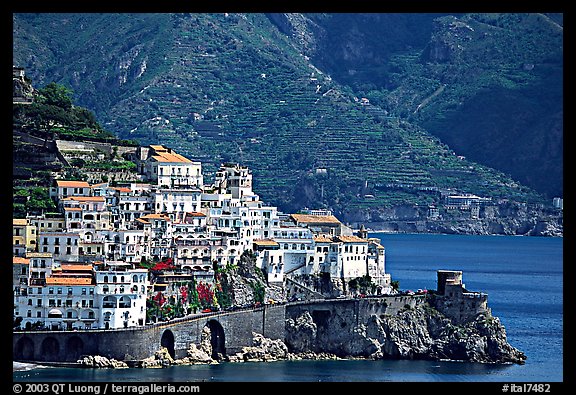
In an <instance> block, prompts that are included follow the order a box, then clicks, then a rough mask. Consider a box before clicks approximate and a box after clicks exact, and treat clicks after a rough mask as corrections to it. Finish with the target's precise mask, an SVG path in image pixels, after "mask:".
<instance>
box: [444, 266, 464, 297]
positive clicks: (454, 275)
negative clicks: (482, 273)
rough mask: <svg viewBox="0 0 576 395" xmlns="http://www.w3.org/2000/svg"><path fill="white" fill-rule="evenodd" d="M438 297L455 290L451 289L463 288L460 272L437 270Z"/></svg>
mask: <svg viewBox="0 0 576 395" xmlns="http://www.w3.org/2000/svg"><path fill="white" fill-rule="evenodd" d="M437 274H438V289H437V291H438V292H437V293H438V295H446V291H449V292H450V294H452V293H453V291H454V290H455V289H454V288H453V287H456V289H458V288H465V285H464V284H463V283H462V272H461V271H456V270H438V272H437Z"/></svg>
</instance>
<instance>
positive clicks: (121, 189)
mask: <svg viewBox="0 0 576 395" xmlns="http://www.w3.org/2000/svg"><path fill="white" fill-rule="evenodd" d="M111 189H115V190H117V191H118V192H132V190H131V189H130V188H128V187H115V188H111Z"/></svg>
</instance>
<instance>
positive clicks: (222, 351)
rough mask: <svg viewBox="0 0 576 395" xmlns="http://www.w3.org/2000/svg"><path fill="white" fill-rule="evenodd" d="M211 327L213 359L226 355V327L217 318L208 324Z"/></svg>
mask: <svg viewBox="0 0 576 395" xmlns="http://www.w3.org/2000/svg"><path fill="white" fill-rule="evenodd" d="M206 325H207V326H208V328H209V329H210V345H211V346H212V355H211V356H212V359H216V360H219V359H220V358H221V356H226V338H225V337H224V328H222V324H220V323H219V322H218V321H216V320H210V321H208V323H207V324H206Z"/></svg>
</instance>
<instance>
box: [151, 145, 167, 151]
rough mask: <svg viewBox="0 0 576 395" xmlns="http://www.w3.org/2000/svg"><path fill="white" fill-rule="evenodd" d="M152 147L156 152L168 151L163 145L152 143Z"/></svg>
mask: <svg viewBox="0 0 576 395" xmlns="http://www.w3.org/2000/svg"><path fill="white" fill-rule="evenodd" d="M150 148H152V149H153V150H154V151H156V152H166V151H168V148H166V147H164V146H163V145H150Z"/></svg>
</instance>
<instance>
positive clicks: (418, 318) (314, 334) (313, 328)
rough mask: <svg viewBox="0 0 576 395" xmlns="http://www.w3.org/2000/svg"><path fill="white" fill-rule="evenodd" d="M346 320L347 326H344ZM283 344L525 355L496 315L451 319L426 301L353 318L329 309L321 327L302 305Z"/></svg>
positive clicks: (431, 355) (319, 349) (370, 353)
mask: <svg viewBox="0 0 576 395" xmlns="http://www.w3.org/2000/svg"><path fill="white" fill-rule="evenodd" d="M347 326H351V328H350V329H349V330H346V329H345V328H347ZM300 329H301V330H300ZM320 332H321V335H318V333H320ZM286 344H287V345H288V347H289V350H290V352H291V353H295V354H303V353H306V352H310V351H312V352H314V353H316V354H319V353H328V354H334V355H337V356H338V357H343V358H350V357H352V358H371V359H385V358H386V359H433V360H440V359H449V360H464V361H471V362H485V363H518V364H523V363H524V362H525V360H526V356H525V355H524V353H522V352H521V351H519V350H518V349H516V348H514V347H512V346H511V345H510V344H509V343H508V341H507V339H506V331H505V328H504V326H503V325H502V324H501V323H500V320H499V319H498V318H497V317H493V316H492V315H491V314H489V313H486V314H480V315H478V316H477V317H475V318H474V319H471V320H470V321H467V322H465V323H463V324H458V325H456V324H454V323H453V322H452V320H451V319H450V318H448V317H446V316H445V315H444V314H442V313H441V312H440V311H438V310H436V309H435V308H434V307H432V306H431V305H430V304H428V303H427V302H424V303H421V304H419V305H417V306H414V307H412V306H409V305H408V304H407V305H406V307H405V308H403V309H400V310H399V311H397V312H395V313H393V314H382V315H380V316H377V315H375V314H372V315H370V316H368V318H366V319H364V322H358V323H356V320H355V319H354V320H352V319H351V316H350V313H349V311H347V310H346V309H342V310H338V309H333V310H331V311H330V318H329V319H325V320H323V322H322V323H321V329H319V328H318V323H317V322H314V319H313V317H312V316H311V315H310V314H309V313H308V312H307V311H306V312H304V313H302V314H301V315H300V316H298V317H296V318H289V319H287V321H286ZM294 358H296V357H294Z"/></svg>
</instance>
